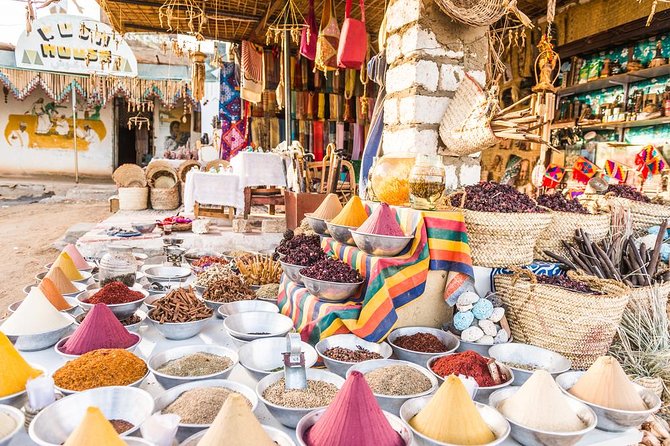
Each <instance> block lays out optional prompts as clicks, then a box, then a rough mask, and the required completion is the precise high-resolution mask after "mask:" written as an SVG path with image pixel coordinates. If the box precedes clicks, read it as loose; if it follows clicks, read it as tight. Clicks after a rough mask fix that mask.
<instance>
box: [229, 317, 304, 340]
mask: <svg viewBox="0 0 670 446" xmlns="http://www.w3.org/2000/svg"><path fill="white" fill-rule="evenodd" d="M223 326H224V327H225V328H226V330H228V334H230V335H231V336H233V337H235V338H239V339H243V340H245V341H253V340H254V339H260V338H270V337H273V336H285V335H286V333H288V332H289V331H291V330H293V320H291V318H290V317H288V316H284V315H283V314H279V313H270V312H268V311H248V312H246V313H236V314H231V315H230V316H228V317H227V318H226V319H224V321H223ZM254 333H267V334H254Z"/></svg>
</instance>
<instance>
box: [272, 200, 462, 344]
mask: <svg viewBox="0 0 670 446" xmlns="http://www.w3.org/2000/svg"><path fill="white" fill-rule="evenodd" d="M396 214H397V219H398V221H399V223H400V225H401V227H402V228H403V230H405V233H412V232H414V234H415V237H414V240H413V241H412V243H411V244H410V245H409V246H408V248H406V249H405V251H404V252H403V253H401V254H400V255H399V256H397V257H392V258H389V257H384V258H382V257H373V256H370V255H367V254H365V253H364V252H363V251H361V250H360V249H358V248H356V247H355V246H347V245H343V244H341V243H339V242H336V241H335V240H333V239H332V238H326V239H324V241H323V247H324V250H325V251H326V253H327V254H329V255H331V256H333V257H335V258H339V259H341V260H343V261H344V262H345V263H347V264H349V265H351V266H352V267H354V268H356V269H357V270H358V271H359V272H360V273H361V275H363V276H364V277H365V278H366V284H367V286H366V287H365V288H364V289H363V290H362V291H361V294H360V296H358V297H357V298H355V299H354V300H352V301H349V302H346V303H344V304H332V303H326V302H320V301H319V300H318V299H317V298H316V297H314V296H312V295H311V294H309V293H308V292H307V290H306V289H305V288H303V287H300V286H297V285H296V284H294V283H292V282H291V281H289V280H288V279H284V280H283V281H282V284H281V287H280V294H279V296H278V298H277V300H278V303H279V308H280V310H281V312H282V314H285V315H287V316H289V317H291V318H292V319H293V322H294V324H295V326H296V327H297V329H298V330H299V331H300V333H301V335H302V338H303V340H305V341H307V342H310V343H312V344H314V343H316V342H318V341H319V340H320V339H322V338H325V337H328V336H331V335H334V334H339V333H349V332H351V333H354V334H356V335H357V336H359V337H361V338H364V339H367V340H369V341H380V340H382V339H384V338H385V337H386V336H387V335H388V334H389V333H390V332H391V330H392V329H393V327H394V325H395V323H396V321H397V320H398V316H397V314H396V310H397V309H398V308H401V307H403V306H405V305H407V304H409V303H411V302H412V301H413V300H415V299H416V298H418V297H419V296H421V295H422V294H423V292H424V291H425V287H426V279H427V277H428V271H429V270H443V271H447V272H448V276H447V286H446V287H445V296H444V297H445V300H447V302H449V303H450V304H451V305H453V304H454V303H455V300H456V299H457V298H458V295H460V294H461V293H462V292H463V291H467V290H472V289H473V277H474V273H473V270H472V260H471V258H470V247H469V246H468V237H467V233H466V230H465V223H464V220H463V215H462V214H461V213H460V212H423V211H416V210H412V209H408V208H398V209H397V212H396ZM408 228H409V229H410V230H409V231H408V230H407V229H408Z"/></svg>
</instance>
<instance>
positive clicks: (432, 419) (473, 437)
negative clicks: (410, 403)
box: [409, 375, 496, 445]
mask: <svg viewBox="0 0 670 446" xmlns="http://www.w3.org/2000/svg"><path fill="white" fill-rule="evenodd" d="M409 424H410V425H411V426H412V427H413V428H414V429H416V431H417V432H419V433H421V434H422V435H425V436H426V437H429V438H432V439H433V440H436V441H439V442H442V443H451V444H458V445H482V444H487V443H490V442H492V441H494V440H495V439H496V436H495V435H494V434H493V432H492V431H491V429H490V428H489V427H488V425H487V424H486V423H485V422H484V419H483V418H482V416H481V415H480V413H479V410H477V407H476V406H475V403H474V402H472V399H471V398H470V395H469V394H468V391H467V390H466V389H465V386H464V385H463V383H462V382H461V380H460V379H459V378H458V377H456V376H454V375H449V376H447V377H446V378H445V379H444V383H442V385H441V386H440V388H439V389H438V390H437V392H436V393H435V395H433V397H432V398H431V399H430V401H428V404H426V405H425V406H424V407H423V409H421V410H420V411H419V413H417V414H416V415H414V417H413V418H412V419H411V420H409Z"/></svg>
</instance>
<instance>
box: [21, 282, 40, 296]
mask: <svg viewBox="0 0 670 446" xmlns="http://www.w3.org/2000/svg"><path fill="white" fill-rule="evenodd" d="M36 286H38V284H36V283H31V284H30V285H26V286H24V287H23V294H28V293H30V290H32V289H33V288H35V287H36Z"/></svg>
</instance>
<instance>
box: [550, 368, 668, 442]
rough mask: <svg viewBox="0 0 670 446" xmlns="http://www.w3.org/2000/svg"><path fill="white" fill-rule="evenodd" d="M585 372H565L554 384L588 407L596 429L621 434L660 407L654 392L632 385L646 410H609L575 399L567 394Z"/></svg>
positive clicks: (659, 401) (641, 421)
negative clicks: (595, 419) (595, 418)
mask: <svg viewBox="0 0 670 446" xmlns="http://www.w3.org/2000/svg"><path fill="white" fill-rule="evenodd" d="M584 373H585V372H567V373H563V374H561V375H560V376H559V377H558V378H556V384H558V386H559V387H560V388H561V390H563V392H564V393H565V394H566V395H568V396H569V397H571V398H573V399H574V400H576V401H579V402H581V403H582V404H585V405H586V406H588V407H589V408H590V409H591V410H593V412H595V414H596V416H597V418H598V423H597V424H598V429H602V430H604V431H610V432H623V431H625V430H628V429H630V428H631V427H637V426H639V425H640V424H642V423H643V422H644V421H645V420H646V419H647V418H649V415H651V414H653V413H655V412H656V411H657V410H658V409H659V408H660V407H661V400H660V398H659V397H658V396H656V394H654V392H652V391H651V390H648V389H645V388H644V387H642V386H640V385H637V384H635V383H633V386H634V387H635V390H637V393H638V394H639V395H640V397H641V398H642V400H643V401H644V402H645V404H646V405H647V410H619V409H610V408H608V407H604V406H599V405H597V404H593V403H589V402H588V401H584V400H582V399H580V398H577V397H576V396H574V395H573V394H571V393H570V392H568V391H569V390H570V389H571V388H572V386H574V385H575V384H576V383H577V381H578V380H579V378H581V376H582V375H583V374H584Z"/></svg>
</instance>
